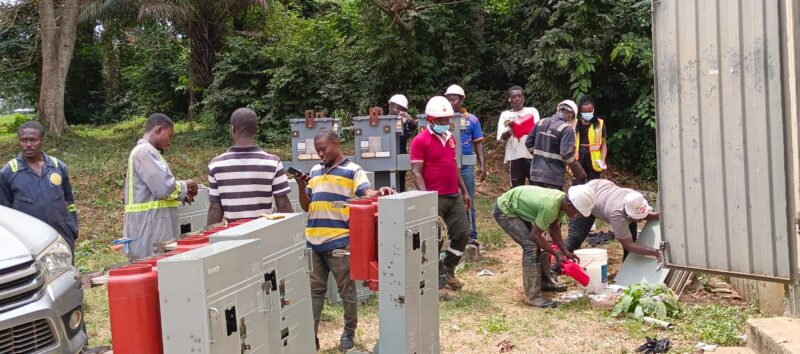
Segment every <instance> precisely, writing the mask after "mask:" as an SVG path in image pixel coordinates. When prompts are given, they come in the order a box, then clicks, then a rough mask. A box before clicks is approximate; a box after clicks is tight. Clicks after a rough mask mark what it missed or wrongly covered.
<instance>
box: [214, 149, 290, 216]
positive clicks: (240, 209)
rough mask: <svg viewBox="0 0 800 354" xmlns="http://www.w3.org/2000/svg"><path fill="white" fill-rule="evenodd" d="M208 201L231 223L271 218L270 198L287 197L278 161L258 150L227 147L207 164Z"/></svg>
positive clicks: (287, 190) (275, 157) (271, 204)
mask: <svg viewBox="0 0 800 354" xmlns="http://www.w3.org/2000/svg"><path fill="white" fill-rule="evenodd" d="M208 183H209V187H208V199H209V200H210V201H212V202H216V201H219V202H221V203H222V211H223V212H224V213H225V219H227V220H228V221H233V220H237V219H244V218H256V217H258V215H260V214H271V213H272V209H273V204H274V202H273V201H274V197H275V196H281V195H286V194H288V193H289V191H290V189H289V182H288V180H287V178H286V173H285V172H284V171H283V163H281V159H280V158H278V157H277V156H275V155H272V154H268V153H266V152H265V151H264V150H262V149H261V148H260V147H258V146H244V147H242V146H231V147H230V148H229V149H228V151H226V152H225V153H223V154H222V155H219V156H217V157H215V158H214V159H212V160H211V162H209V163H208Z"/></svg>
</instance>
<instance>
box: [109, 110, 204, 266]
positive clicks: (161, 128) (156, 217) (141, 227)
mask: <svg viewBox="0 0 800 354" xmlns="http://www.w3.org/2000/svg"><path fill="white" fill-rule="evenodd" d="M172 134H173V124H172V119H170V118H169V117H167V116H166V115H165V114H162V113H154V114H152V115H150V117H148V118H147V123H146V126H145V133H144V136H143V137H142V138H141V139H139V141H138V142H137V144H136V147H134V148H133V150H131V154H130V156H129V157H128V173H127V176H126V178H125V224H124V225H123V227H122V234H123V237H124V238H127V239H128V240H129V243H128V247H127V255H128V259H129V260H130V261H131V262H134V261H136V260H137V259H141V258H145V257H149V256H152V255H153V245H154V244H155V243H158V242H163V241H166V240H169V239H171V238H173V237H175V234H176V233H177V231H178V227H179V226H178V204H179V203H180V202H181V201H185V202H189V203H191V202H192V201H194V199H193V198H194V196H195V195H197V183H195V181H193V180H191V179H189V180H185V181H179V180H177V179H175V177H174V176H173V175H172V171H171V170H170V168H169V165H167V161H165V160H164V158H163V157H162V156H161V154H163V153H164V152H165V151H166V150H167V149H168V148H169V145H170V140H171V139H172Z"/></svg>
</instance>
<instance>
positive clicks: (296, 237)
mask: <svg viewBox="0 0 800 354" xmlns="http://www.w3.org/2000/svg"><path fill="white" fill-rule="evenodd" d="M246 239H258V240H261V243H260V244H259V245H258V247H257V248H256V251H257V253H258V254H259V258H260V259H261V262H260V264H261V266H262V268H263V269H265V272H266V274H268V278H269V280H270V281H271V282H273V283H274V284H275V286H274V288H275V289H276V291H275V292H274V293H273V296H274V297H275V298H276V299H278V302H277V306H275V307H274V311H273V312H272V313H270V316H271V317H270V324H271V327H270V328H269V330H268V331H267V333H265V336H266V337H267V343H270V348H271V350H276V351H270V352H269V353H284V354H289V353H301V354H302V353H314V352H315V350H316V347H315V343H314V318H313V316H312V313H311V287H310V283H309V277H308V272H309V261H310V258H309V257H308V256H309V255H308V253H307V250H306V238H305V221H304V215H303V214H300V213H291V214H281V213H276V214H272V215H271V219H266V218H259V219H255V220H252V221H249V222H246V223H244V224H241V225H237V226H234V227H231V228H228V229H225V230H222V231H220V232H217V233H215V234H213V235H211V236H210V237H209V241H210V242H211V244H212V245H213V244H216V243H220V242H227V241H230V240H246ZM270 286H272V283H270ZM272 343H279V344H280V345H279V346H277V347H274V346H272Z"/></svg>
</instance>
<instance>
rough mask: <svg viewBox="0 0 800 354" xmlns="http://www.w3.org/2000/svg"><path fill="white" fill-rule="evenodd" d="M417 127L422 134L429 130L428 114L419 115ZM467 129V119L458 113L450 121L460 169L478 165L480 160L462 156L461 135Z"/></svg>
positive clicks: (473, 156)
mask: <svg viewBox="0 0 800 354" xmlns="http://www.w3.org/2000/svg"><path fill="white" fill-rule="evenodd" d="M417 125H418V127H419V128H418V129H419V131H420V132H422V131H423V130H424V129H428V115H427V114H418V115H417ZM466 129H467V117H466V116H464V115H462V114H461V113H456V115H455V116H454V117H453V119H451V120H450V133H452V134H453V139H455V142H456V163H457V164H458V166H459V167H461V165H477V164H478V160H477V157H476V155H475V154H472V155H466V156H462V151H461V148H462V146H461V144H462V142H461V135H462V134H465V131H466Z"/></svg>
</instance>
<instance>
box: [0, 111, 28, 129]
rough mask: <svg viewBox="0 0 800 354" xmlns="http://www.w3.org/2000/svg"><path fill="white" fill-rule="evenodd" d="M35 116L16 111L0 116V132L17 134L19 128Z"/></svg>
mask: <svg viewBox="0 0 800 354" xmlns="http://www.w3.org/2000/svg"><path fill="white" fill-rule="evenodd" d="M33 118H34V116H32V115H28V114H20V113H14V114H10V115H4V116H0V133H6V134H16V133H17V129H19V127H20V126H22V123H25V122H27V121H29V120H32V119H33Z"/></svg>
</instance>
